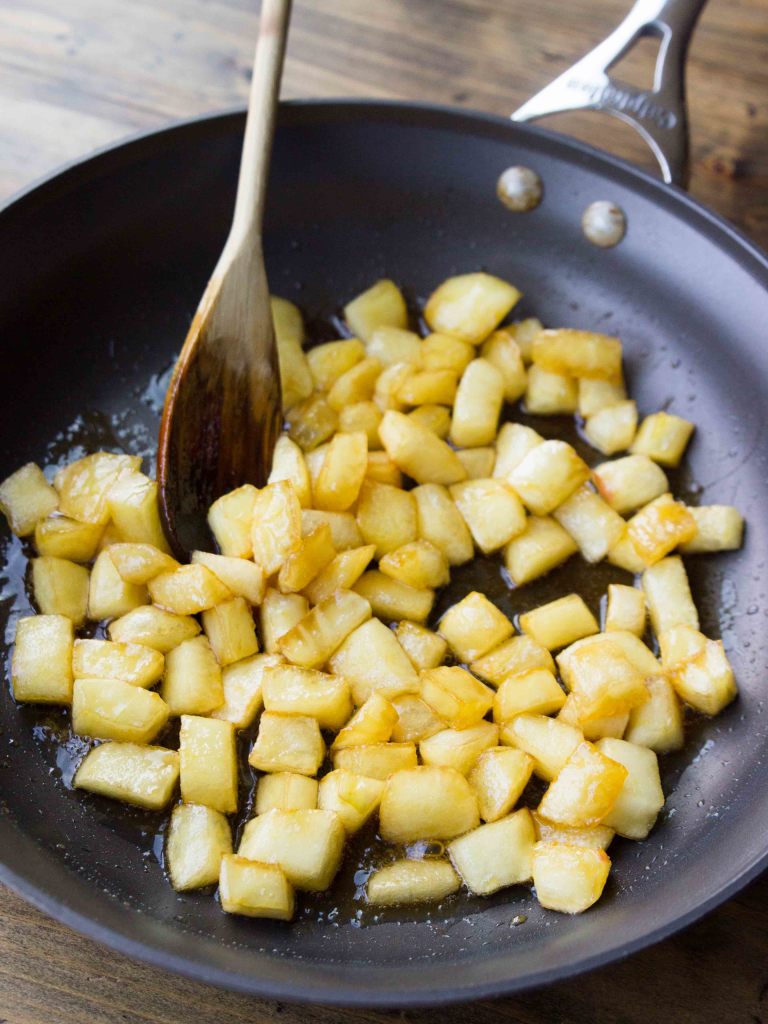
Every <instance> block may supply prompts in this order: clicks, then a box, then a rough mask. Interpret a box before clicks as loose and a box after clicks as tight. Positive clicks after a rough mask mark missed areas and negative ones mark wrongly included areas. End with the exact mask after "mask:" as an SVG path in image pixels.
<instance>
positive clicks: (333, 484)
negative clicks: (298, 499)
mask: <svg viewBox="0 0 768 1024" xmlns="http://www.w3.org/2000/svg"><path fill="white" fill-rule="evenodd" d="M367 468H368V438H367V437H366V435H365V434H363V433H361V432H357V433H354V434H343V433H338V434H335V435H334V437H333V440H332V441H331V443H330V444H329V446H328V450H327V452H326V454H325V458H324V460H323V464H322V468H321V469H320V473H319V475H318V478H317V483H316V484H315V485H314V486H313V489H312V490H313V495H314V504H315V505H316V506H317V507H318V508H320V509H327V510H328V511H330V512H344V511H346V509H348V508H349V507H350V505H353V504H354V503H355V502H356V501H357V496H358V494H359V492H360V486H361V484H362V482H363V479H364V477H365V474H366V470H367Z"/></svg>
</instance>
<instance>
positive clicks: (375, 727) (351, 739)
mask: <svg viewBox="0 0 768 1024" xmlns="http://www.w3.org/2000/svg"><path fill="white" fill-rule="evenodd" d="M372 621H373V620H372ZM396 722H397V711H396V710H395V708H394V707H393V706H392V704H390V702H389V701H388V700H387V699H386V698H385V697H382V696H381V694H380V693H376V692H374V693H372V694H371V696H370V697H368V699H367V700H366V701H365V703H364V704H363V705H362V706H361V707H360V708H359V709H358V710H357V711H356V712H355V714H354V715H353V716H352V717H351V718H350V719H349V721H348V722H347V724H346V725H345V726H344V728H343V729H341V730H340V731H339V733H338V735H337V736H336V739H335V740H334V741H333V748H332V749H333V750H334V751H336V750H341V749H342V748H344V747H356V746H363V745H365V744H368V743H387V742H389V739H390V737H391V736H392V730H393V728H394V726H395V723H396Z"/></svg>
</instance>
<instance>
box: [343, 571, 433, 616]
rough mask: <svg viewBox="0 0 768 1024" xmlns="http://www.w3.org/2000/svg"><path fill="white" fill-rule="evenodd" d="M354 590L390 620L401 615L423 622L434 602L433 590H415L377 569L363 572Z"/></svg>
mask: <svg viewBox="0 0 768 1024" xmlns="http://www.w3.org/2000/svg"><path fill="white" fill-rule="evenodd" d="M354 591H355V593H356V594H359V595H361V596H362V597H364V598H365V599H366V600H367V601H368V602H369V603H370V606H371V608H372V609H373V613H374V614H375V615H378V616H379V618H381V619H385V620H386V621H388V622H391V621H394V620H398V619H412V620H413V621H414V622H424V621H425V620H426V619H427V616H428V615H429V613H430V612H431V611H432V605H433V604H434V602H435V592H434V590H430V589H428V588H424V589H421V590H416V589H415V587H409V586H408V585H407V584H406V583H401V582H400V581H399V580H393V579H392V578H391V577H389V576H385V575H384V573H382V572H379V571H378V570H376V569H371V570H369V571H368V572H366V573H363V575H362V576H361V577H360V579H359V580H358V581H357V583H356V584H355V587H354Z"/></svg>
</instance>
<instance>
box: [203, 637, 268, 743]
mask: <svg viewBox="0 0 768 1024" xmlns="http://www.w3.org/2000/svg"><path fill="white" fill-rule="evenodd" d="M281 663H282V658H281V657H280V655H279V654H254V655H252V656H251V657H250V658H243V660H242V661H236V662H234V663H233V664H231V665H225V666H224V668H223V669H222V671H221V685H222V689H223V691H224V701H223V703H222V704H220V705H219V706H218V707H217V708H215V709H214V710H213V711H211V712H210V715H211V718H220V719H222V721H224V722H232V724H233V725H234V727H235V728H236V729H247V728H248V726H249V725H251V724H252V723H253V721H254V719H255V718H256V715H257V714H258V712H259V711H260V710H261V707H262V704H263V700H262V695H261V687H262V681H263V676H264V670H265V669H266V668H267V667H271V666H273V665H279V664H281Z"/></svg>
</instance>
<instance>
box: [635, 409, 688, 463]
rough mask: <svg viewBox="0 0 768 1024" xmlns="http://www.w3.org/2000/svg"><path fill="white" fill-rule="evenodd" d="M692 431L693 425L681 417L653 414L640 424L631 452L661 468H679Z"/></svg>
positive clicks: (659, 413) (662, 413)
mask: <svg viewBox="0 0 768 1024" xmlns="http://www.w3.org/2000/svg"><path fill="white" fill-rule="evenodd" d="M693 429H694V426H693V423H691V422H689V421H688V420H684V419H683V418H682V417H681V416H674V415H672V413H669V412H655V413H653V415H652V416H646V417H645V419H644V420H643V422H642V423H641V424H640V429H639V430H638V432H637V437H636V438H635V441H634V444H633V445H632V451H633V453H635V454H636V455H647V456H648V458H650V459H653V461H654V462H659V463H661V465H662V466H679V465H680V460H681V459H682V457H683V452H684V451H685V449H686V446H687V444H688V442H689V440H690V439H691V434H692V433H693Z"/></svg>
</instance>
